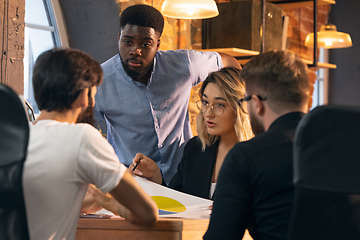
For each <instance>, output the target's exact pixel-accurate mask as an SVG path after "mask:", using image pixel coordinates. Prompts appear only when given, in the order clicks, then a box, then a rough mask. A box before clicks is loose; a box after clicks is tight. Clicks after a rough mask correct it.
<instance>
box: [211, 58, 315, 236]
mask: <svg viewBox="0 0 360 240" xmlns="http://www.w3.org/2000/svg"><path fill="white" fill-rule="evenodd" d="M241 75H242V78H243V79H244V80H245V85H246V94H245V97H244V98H243V99H242V100H241V101H240V104H241V105H242V107H243V108H246V107H247V111H248V113H249V115H250V123H251V127H252V130H253V132H254V134H255V137H254V138H253V139H251V140H249V141H247V142H241V143H238V144H236V145H235V147H234V148H233V149H232V150H230V152H229V154H228V155H227V156H226V158H225V161H224V163H223V166H222V168H221V170H220V173H219V178H218V184H217V188H216V191H215V194H214V205H213V211H212V214H211V219H210V224H209V227H208V230H207V232H206V234H205V235H204V239H206V240H210V239H221V238H223V239H242V237H243V235H244V231H245V229H246V228H247V229H248V230H249V232H250V234H251V236H252V237H253V239H254V240H270V239H272V240H273V239H283V240H284V239H286V236H287V230H288V223H289V221H290V213H291V209H292V204H293V163H292V153H293V149H292V148H293V138H294V134H295V130H296V127H297V125H298V123H299V121H300V119H301V117H302V116H303V115H304V113H306V112H307V110H308V107H307V106H308V105H307V104H308V96H309V79H308V70H307V66H306V65H305V64H304V63H303V62H302V60H301V59H300V58H299V57H298V56H296V55H295V54H293V53H290V52H284V51H271V52H266V53H262V54H260V55H258V56H256V57H253V58H252V59H251V60H250V61H249V62H248V63H246V64H245V66H244V68H243V70H242V73H241ZM245 102H246V103H247V106H244V104H245Z"/></svg>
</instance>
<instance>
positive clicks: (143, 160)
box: [129, 153, 162, 184]
mask: <svg viewBox="0 0 360 240" xmlns="http://www.w3.org/2000/svg"><path fill="white" fill-rule="evenodd" d="M136 165H137V166H136ZM135 166H136V168H135V170H133V169H134V167H135ZM129 169H130V171H132V173H133V174H135V175H138V176H141V177H144V178H146V179H148V180H149V181H152V182H155V183H157V184H161V183H162V176H161V172H160V169H159V167H158V166H157V165H156V163H155V162H154V161H153V160H152V159H151V158H148V157H147V156H145V155H144V154H142V153H137V154H136V156H135V157H134V158H133V163H132V164H131V165H130V166H129Z"/></svg>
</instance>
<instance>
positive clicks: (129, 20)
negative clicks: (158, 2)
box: [120, 4, 164, 36]
mask: <svg viewBox="0 0 360 240" xmlns="http://www.w3.org/2000/svg"><path fill="white" fill-rule="evenodd" d="M126 24H130V25H137V26H142V27H150V28H153V29H154V30H155V31H156V32H159V33H160V36H161V34H162V32H163V29H164V17H163V15H162V14H161V13H160V12H159V11H158V10H157V9H156V8H154V7H152V6H149V5H145V4H136V5H132V6H130V7H128V8H126V9H125V10H124V11H123V12H122V13H121V15H120V31H121V30H122V29H123V28H124V27H125V25H126Z"/></svg>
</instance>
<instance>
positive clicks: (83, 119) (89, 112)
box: [76, 88, 95, 127]
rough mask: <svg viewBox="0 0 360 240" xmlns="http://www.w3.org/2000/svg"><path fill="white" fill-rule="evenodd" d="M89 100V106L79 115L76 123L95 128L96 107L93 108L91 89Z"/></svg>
mask: <svg viewBox="0 0 360 240" xmlns="http://www.w3.org/2000/svg"><path fill="white" fill-rule="evenodd" d="M88 99H89V100H88V106H87V107H86V108H85V109H84V110H83V111H82V112H81V113H80V114H79V116H78V117H77V119H76V123H87V124H90V125H91V126H93V127H95V119H94V107H93V100H92V97H91V88H89V92H88Z"/></svg>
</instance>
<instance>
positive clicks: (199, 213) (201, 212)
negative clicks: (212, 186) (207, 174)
mask: <svg viewBox="0 0 360 240" xmlns="http://www.w3.org/2000/svg"><path fill="white" fill-rule="evenodd" d="M135 180H136V181H137V182H138V183H139V184H140V186H141V187H142V188H143V189H144V191H145V192H146V193H147V194H149V195H150V196H151V198H152V199H153V200H154V201H155V203H156V204H157V206H158V208H159V215H160V217H174V218H190V219H208V218H210V214H211V210H210V206H212V203H213V201H211V200H209V199H205V198H200V197H196V196H193V195H190V194H186V193H182V192H179V191H176V190H173V189H171V188H168V187H164V186H162V185H159V184H156V183H153V182H151V181H148V180H146V179H144V178H141V177H138V176H135ZM98 213H100V214H108V215H113V214H112V213H111V212H109V211H107V210H105V209H102V210H100V211H99V212H98Z"/></svg>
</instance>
